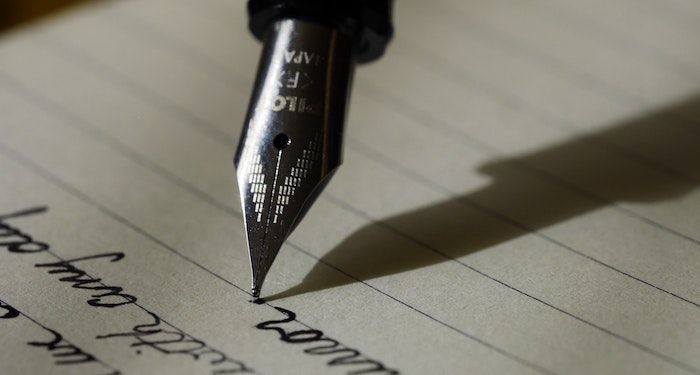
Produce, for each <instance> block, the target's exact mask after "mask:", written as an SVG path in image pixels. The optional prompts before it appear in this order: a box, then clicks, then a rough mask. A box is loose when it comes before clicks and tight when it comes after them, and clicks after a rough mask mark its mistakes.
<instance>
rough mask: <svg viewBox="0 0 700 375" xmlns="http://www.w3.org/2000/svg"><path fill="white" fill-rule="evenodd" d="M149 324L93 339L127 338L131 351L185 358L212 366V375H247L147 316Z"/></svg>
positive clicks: (240, 364)
mask: <svg viewBox="0 0 700 375" xmlns="http://www.w3.org/2000/svg"><path fill="white" fill-rule="evenodd" d="M149 315H150V317H151V320H152V321H151V322H148V323H145V324H139V325H136V326H134V327H133V328H132V329H131V330H129V331H128V332H120V333H110V334H107V335H100V336H97V338H98V339H107V338H115V337H129V338H131V339H132V340H133V341H134V342H132V343H131V344H130V346H131V347H135V348H140V347H146V348H150V349H154V350H156V351H158V352H161V353H163V354H180V355H186V356H189V357H191V358H192V359H194V360H195V361H199V360H204V361H209V364H210V365H212V366H214V367H215V368H213V369H212V372H211V373H212V374H237V373H251V372H253V370H252V369H250V368H248V367H246V365H245V364H243V362H241V361H237V360H235V359H231V358H228V357H227V356H226V355H225V354H224V353H222V352H220V351H218V350H215V349H212V348H211V347H209V346H207V344H206V343H205V342H203V341H201V340H198V339H195V338H193V337H191V336H189V335H186V334H185V333H183V332H182V331H179V330H174V329H167V328H163V327H162V326H161V319H160V318H159V317H158V316H157V315H155V314H149Z"/></svg>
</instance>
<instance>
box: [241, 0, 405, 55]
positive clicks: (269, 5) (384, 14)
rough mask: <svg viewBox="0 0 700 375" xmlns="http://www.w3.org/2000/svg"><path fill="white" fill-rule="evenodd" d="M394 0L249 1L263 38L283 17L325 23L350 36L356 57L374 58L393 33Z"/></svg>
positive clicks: (251, 16) (255, 31) (253, 22)
mask: <svg viewBox="0 0 700 375" xmlns="http://www.w3.org/2000/svg"><path fill="white" fill-rule="evenodd" d="M392 8H393V0H248V15H249V28H250V31H251V32H252V33H253V35H255V36H256V37H257V38H258V39H260V40H262V39H263V38H264V36H265V33H266V32H267V30H268V29H269V27H270V25H272V24H273V23H275V22H277V21H278V20H281V19H288V18H294V19H304V20H308V21H311V22H315V23H321V24H324V25H327V26H329V27H331V28H334V29H336V30H339V31H340V32H342V33H345V34H346V35H348V36H350V38H351V39H352V40H353V44H354V50H355V53H354V58H355V59H356V61H357V62H359V63H364V62H370V61H374V60H376V59H377V58H379V57H380V56H381V55H382V54H383V53H384V50H385V49H386V47H387V45H388V44H389V41H390V40H391V38H392V36H393V25H392Z"/></svg>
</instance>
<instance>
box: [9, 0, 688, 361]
mask: <svg viewBox="0 0 700 375" xmlns="http://www.w3.org/2000/svg"><path fill="white" fill-rule="evenodd" d="M246 22H247V20H246V16H245V12H244V4H243V2H240V1H228V0H206V1H204V0H148V1H146V0H143V1H142V0H138V1H137V0H132V1H114V2H97V3H94V4H91V5H88V6H85V7H82V8H80V9H78V10H75V11H71V12H66V13H64V14H60V15H58V16H55V17H53V18H52V19H49V20H46V21H43V22H40V23H36V24H33V25H28V26H26V27H24V28H22V29H20V30H17V31H14V32H13V33H10V34H5V35H4V36H2V38H1V39H0V191H1V192H2V197H1V198H0V275H1V277H0V301H2V302H1V303H0V331H1V332H2V335H0V342H1V343H2V346H3V350H2V352H1V353H0V369H1V370H0V372H1V373H3V374H40V373H52V374H114V373H122V374H226V373H245V372H250V373H260V374H321V373H323V374H326V373H327V374H397V373H401V374H466V373H469V374H698V373H700V314H699V311H700V310H699V307H700V305H699V304H700V272H698V271H699V270H700V214H699V213H700V190H698V182H699V181H700V146H699V145H700V97H698V89H700V65H698V63H697V62H698V60H699V59H700V43H698V40H697V36H698V34H699V33H700V3H697V2H694V1H685V0H675V1H660V0H624V1H613V2H610V1H602V0H594V1H585V2H581V1H565V2H562V1H550V0H533V1H516V0H508V1H497V2H494V1H483V0H481V1H463V0H449V1H448V0H439V1H421V0H406V1H399V2H397V4H396V9H395V22H396V37H395V40H394V42H393V43H392V45H391V46H390V48H389V50H388V53H387V55H386V56H385V58H384V59H382V60H380V61H379V62H377V63H375V64H372V65H368V66H361V67H358V69H357V71H356V79H355V84H354V95H353V97H352V101H351V110H350V112H349V114H348V115H349V116H348V123H347V138H346V141H347V143H346V148H345V150H344V155H345V163H344V165H343V166H342V167H341V168H340V170H339V172H338V174H337V175H336V176H335V177H334V179H333V181H332V182H331V184H330V185H329V187H328V188H327V190H326V191H325V192H324V194H323V195H322V196H321V198H320V199H319V200H318V201H317V203H316V205H315V206H314V207H313V208H312V210H311V211H310V213H309V214H308V215H307V217H306V219H305V221H304V222H303V223H302V224H301V225H300V226H299V227H298V229H297V230H296V232H295V233H294V234H293V235H292V237H291V238H290V239H289V241H288V242H287V244H286V245H285V246H284V247H283V249H282V251H281V252H280V255H279V257H278V259H277V261H276V263H275V266H274V267H273V269H272V270H271V272H270V274H269V276H268V278H267V281H266V284H265V287H264V290H263V294H264V296H266V297H267V299H268V301H269V303H268V304H262V305H256V304H253V303H250V302H249V300H250V299H251V298H250V295H249V294H248V287H249V283H250V273H249V264H248V259H247V252H246V247H245V235H244V231H243V225H242V223H241V215H240V208H239V203H238V202H239V200H238V192H237V191H236V184H235V181H234V168H233V163H232V156H233V154H234V147H235V145H236V144H237V139H238V137H239V132H240V129H241V126H242V121H243V117H244V111H245V109H246V105H247V100H248V97H247V96H248V95H249V93H250V90H251V85H252V79H253V76H254V72H255V68H256V63H257V58H258V55H259V50H260V46H259V44H258V43H257V42H256V41H255V40H253V38H252V36H250V35H249V33H248V32H247V30H246Z"/></svg>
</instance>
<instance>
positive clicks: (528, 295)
mask: <svg viewBox="0 0 700 375" xmlns="http://www.w3.org/2000/svg"><path fill="white" fill-rule="evenodd" d="M76 60H82V59H76ZM515 290H517V289H515ZM521 293H522V292H521ZM524 295H527V294H526V293H524ZM527 296H529V295H527ZM529 297H530V298H533V297H532V296H529ZM535 300H537V299H536V298H535ZM539 302H541V301H539ZM550 307H552V306H550ZM593 326H594V327H595V325H593ZM642 347H644V346H642ZM647 349H648V348H647Z"/></svg>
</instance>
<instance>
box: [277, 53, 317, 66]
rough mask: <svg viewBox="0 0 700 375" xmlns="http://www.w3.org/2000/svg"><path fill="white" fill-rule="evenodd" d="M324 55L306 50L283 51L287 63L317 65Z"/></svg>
mask: <svg viewBox="0 0 700 375" xmlns="http://www.w3.org/2000/svg"><path fill="white" fill-rule="evenodd" d="M323 60H324V57H323V56H322V55H320V54H316V53H313V52H307V51H296V50H291V51H290V50H287V51H284V61H285V62H286V63H287V64H304V65H313V66H318V65H319V64H320V63H321V62H322V61H323Z"/></svg>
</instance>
